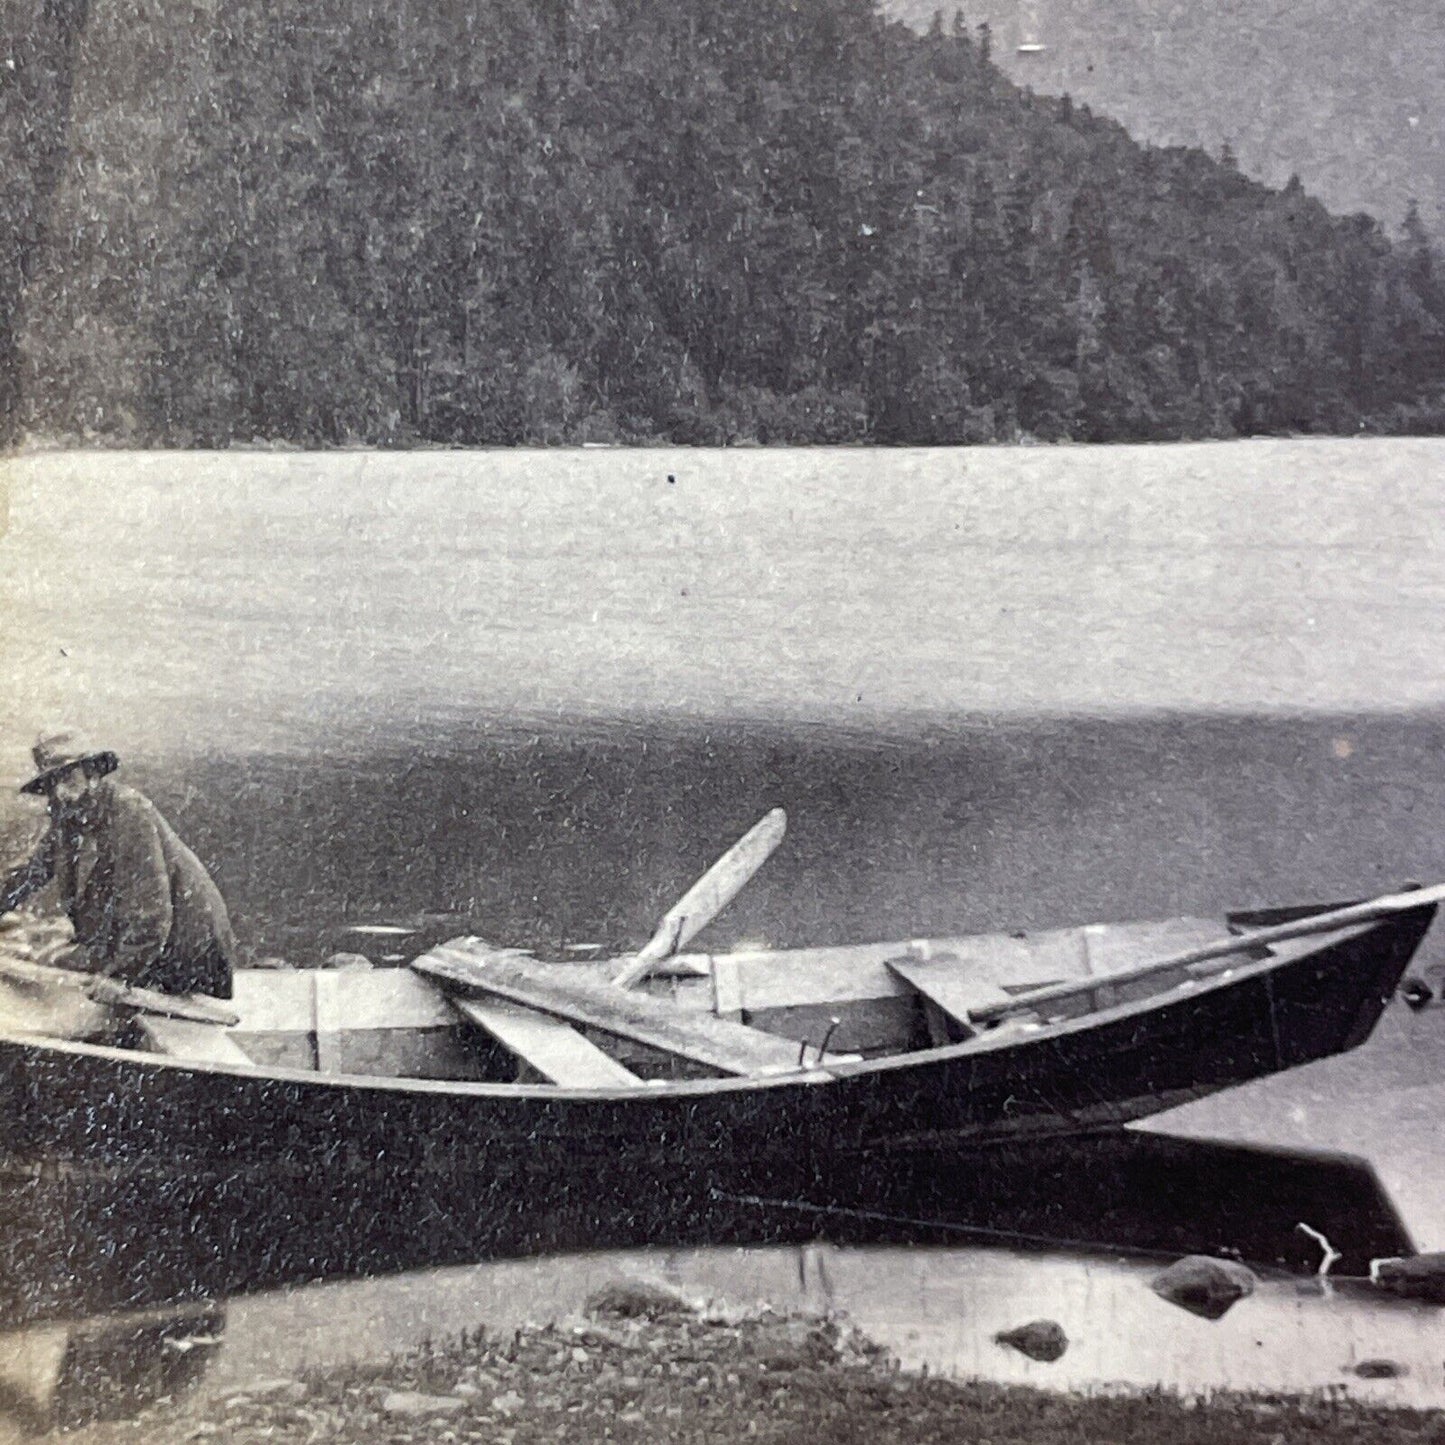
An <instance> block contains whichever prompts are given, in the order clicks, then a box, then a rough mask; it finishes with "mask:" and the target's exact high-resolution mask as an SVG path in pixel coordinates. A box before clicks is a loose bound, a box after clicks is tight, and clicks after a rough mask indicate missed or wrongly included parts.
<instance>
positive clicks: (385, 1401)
mask: <svg viewBox="0 0 1445 1445" xmlns="http://www.w3.org/2000/svg"><path fill="white" fill-rule="evenodd" d="M466 1403H467V1402H466V1400H465V1399H464V1398H463V1397H462V1396H460V1395H423V1394H422V1393H421V1392H420V1391H417V1390H392V1391H390V1392H389V1393H388V1394H386V1395H385V1396H383V1397H382V1401H381V1412H382V1414H384V1415H452V1414H455V1413H456V1412H457V1411H458V1410H461V1409H465V1407H466Z"/></svg>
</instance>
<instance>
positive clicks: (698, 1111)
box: [0, 905, 1434, 1177]
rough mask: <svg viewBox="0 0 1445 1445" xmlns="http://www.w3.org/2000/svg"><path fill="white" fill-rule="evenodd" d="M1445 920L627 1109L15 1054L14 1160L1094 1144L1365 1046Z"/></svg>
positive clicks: (93, 1162) (120, 1056)
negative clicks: (1202, 981) (1103, 1135)
mask: <svg viewBox="0 0 1445 1445" xmlns="http://www.w3.org/2000/svg"><path fill="white" fill-rule="evenodd" d="M1433 915H1434V908H1433V906H1430V905H1425V906H1422V907H1420V908H1418V909H1409V910H1407V911H1404V912H1401V913H1399V914H1397V915H1394V916H1392V917H1389V918H1387V919H1384V920H1382V921H1380V922H1378V923H1374V924H1371V925H1370V926H1368V927H1366V928H1363V929H1355V930H1351V931H1350V932H1349V933H1348V934H1345V935H1343V936H1341V937H1339V938H1338V939H1337V940H1335V941H1330V940H1325V941H1324V942H1323V943H1322V946H1321V947H1319V948H1318V949H1315V950H1313V951H1306V952H1303V953H1301V954H1299V955H1298V956H1294V957H1288V958H1284V959H1281V960H1279V961H1278V962H1276V963H1274V964H1271V965H1269V966H1264V965H1250V966H1248V967H1243V968H1241V969H1240V970H1239V972H1238V976H1237V977H1233V978H1230V977H1225V978H1222V979H1215V980H1211V981H1210V982H1208V984H1206V985H1204V986H1201V987H1200V988H1198V989H1197V990H1195V991H1177V992H1176V993H1174V994H1171V995H1168V996H1165V997H1163V998H1161V999H1158V1000H1151V1001H1148V1002H1147V1005H1138V1006H1133V1007H1125V1008H1118V1009H1114V1010H1111V1011H1109V1012H1108V1013H1106V1014H1102V1015H1099V1016H1097V1017H1093V1018H1089V1019H1086V1020H1076V1021H1073V1022H1072V1023H1071V1024H1069V1025H1066V1026H1063V1027H1057V1026H1055V1027H1049V1028H1045V1029H1043V1030H1040V1031H1039V1032H1037V1033H1033V1034H1027V1033H1024V1034H1017V1035H1013V1036H1011V1037H1008V1038H1003V1037H1000V1038H999V1039H998V1040H996V1041H993V1042H991V1043H989V1044H988V1046H987V1047H983V1048H970V1047H967V1046H962V1047H958V1046H955V1047H951V1048H944V1049H935V1050H930V1051H928V1052H926V1053H922V1054H917V1055H904V1056H900V1057H898V1058H895V1059H890V1060H886V1061H877V1062H874V1063H869V1064H855V1065H841V1066H836V1067H833V1068H830V1069H829V1070H828V1071H827V1072H826V1073H825V1072H823V1071H814V1072H812V1073H809V1074H806V1075H792V1076H782V1077H778V1078H769V1079H765V1080H756V1079H754V1080H707V1081H695V1082H692V1083H687V1084H677V1085H672V1086H668V1087H665V1088H659V1089H650V1090H641V1091H636V1092H632V1093H628V1094H625V1095H621V1094H605V1093H591V1094H588V1093H580V1092H572V1091H567V1090H560V1089H537V1088H532V1089H529V1088H524V1087H518V1086H503V1085H477V1084H456V1083H446V1082H439V1081H438V1082H430V1081H405V1080H403V1081H397V1080H382V1079H356V1078H349V1077H345V1076H331V1077H328V1076H326V1075H320V1074H306V1073H302V1072H300V1071H283V1070H277V1071H272V1072H265V1071H262V1070H259V1069H239V1070H227V1069H218V1068H207V1067H203V1066H194V1065H187V1064H184V1063H182V1062H180V1061H177V1060H166V1059H159V1058H154V1057H151V1056H148V1055H144V1054H141V1053H136V1052H131V1051H126V1050H120V1049H110V1048H103V1047H98V1046H93V1045H86V1044H77V1043H55V1042H52V1041H48V1040H45V1039H41V1038H36V1037H30V1038H26V1037H18V1036H0V1098H3V1108H0V1151H3V1153H4V1154H5V1155H6V1156H7V1157H8V1159H9V1160H11V1161H35V1162H46V1163H52V1164H53V1163H55V1162H57V1161H59V1162H64V1163H69V1164H73V1165H76V1166H82V1167H86V1168H89V1167H97V1166H98V1167H102V1168H107V1169H114V1168H122V1169H123V1168H137V1167H139V1168H156V1169H158V1170H164V1171H167V1172H176V1171H183V1172H184V1171H193V1172H202V1173H207V1172H220V1173H231V1172H238V1171H240V1172H245V1171H248V1170H251V1169H253V1168H256V1169H268V1170H274V1169H276V1168H278V1167H280V1168H283V1169H284V1168H292V1169H296V1170H298V1171H302V1172H305V1171H308V1170H311V1169H314V1168H320V1167H324V1166H330V1165H343V1164H344V1165H347V1166H352V1167H354V1166H363V1167H364V1166H366V1165H367V1164H369V1163H373V1162H375V1163H378V1164H383V1163H384V1164H385V1165H386V1166H387V1167H388V1168H389V1169H392V1170H395V1169H397V1168H416V1169H429V1168H440V1167H445V1168H447V1169H448V1170H452V1171H454V1170H455V1169H456V1168H458V1167H459V1164H464V1165H465V1167H468V1168H474V1169H476V1170H479V1171H489V1172H492V1173H495V1172H496V1171H499V1170H507V1169H524V1170H525V1171H526V1173H527V1174H528V1175H529V1176H531V1177H536V1175H537V1172H538V1171H542V1172H544V1173H545V1172H546V1171H548V1170H551V1169H553V1168H555V1169H557V1170H565V1171H567V1172H568V1173H570V1174H572V1175H573V1176H574V1177H575V1172H576V1171H577V1170H578V1169H579V1168H581V1169H584V1170H585V1168H586V1166H587V1161H588V1160H589V1159H602V1158H605V1159H606V1160H607V1161H608V1163H609V1165H611V1166H613V1167H615V1166H616V1165H617V1164H618V1163H619V1162H625V1161H626V1160H628V1159H635V1160H636V1161H637V1163H638V1164H639V1166H642V1165H645V1166H647V1167H657V1166H658V1165H664V1166H665V1165H667V1164H669V1163H676V1164H677V1165H679V1166H686V1167H687V1168H689V1169H690V1170H692V1171H698V1170H702V1171H706V1170H707V1169H708V1168H709V1167H710V1166H714V1165H715V1166H716V1167H717V1168H718V1169H719V1170H724V1169H726V1168H727V1167H728V1166H729V1165H730V1164H731V1163H732V1161H735V1160H737V1159H738V1158H743V1157H746V1158H750V1159H753V1160H755V1161H762V1160H765V1159H766V1158H767V1157H769V1156H776V1157H778V1158H779V1159H787V1160H788V1161H789V1162H790V1163H791V1164H792V1165H794V1166H796V1165H797V1163H798V1162H799V1161H800V1160H801V1159H805V1158H806V1157H808V1156H809V1155H810V1154H811V1155H814V1156H833V1155H837V1154H839V1153H843V1152H855V1151H873V1150H883V1149H888V1148H892V1147H896V1146H899V1145H909V1144H917V1143H921V1142H929V1141H935V1142H936V1141H938V1140H940V1139H947V1140H954V1141H958V1142H959V1143H961V1144H966V1143H971V1142H984V1141H989V1140H996V1139H999V1138H1004V1137H1011V1136H1033V1135H1041V1134H1051V1133H1070V1132H1085V1131H1088V1130H1092V1129H1097V1128H1100V1127H1106V1126H1110V1125H1116V1124H1120V1123H1123V1122H1126V1121H1128V1120H1131V1119H1136V1118H1141V1117H1143V1116H1145V1115H1147V1114H1151V1113H1155V1112H1158V1111H1159V1110H1162V1109H1165V1108H1169V1107H1172V1106H1173V1105H1175V1104H1178V1103H1182V1102H1184V1101H1186V1100H1188V1099H1191V1098H1196V1097H1199V1096H1201V1095H1203V1094H1206V1093H1210V1092H1214V1091H1217V1090H1219V1089H1224V1088H1228V1087H1231V1086H1233V1085H1237V1084H1242V1083H1245V1082H1247V1081H1249V1080H1251V1079H1255V1078H1259V1077H1262V1076H1264V1075H1268V1074H1272V1073H1276V1072H1279V1071H1280V1070H1282V1069H1286V1068H1292V1067H1295V1066H1297V1065H1299V1064H1304V1063H1308V1062H1310V1061H1312V1060H1314V1059H1318V1058H1323V1057H1327V1056H1329V1055H1332V1054H1337V1053H1340V1052H1342V1051H1344V1050H1346V1049H1349V1048H1352V1047H1354V1046H1355V1045H1357V1044H1359V1043H1361V1042H1362V1041H1363V1040H1364V1039H1365V1038H1366V1037H1368V1035H1369V1033H1370V1032H1371V1030H1372V1029H1373V1028H1374V1025H1375V1023H1376V1022H1377V1020H1378V1019H1379V1016H1380V1014H1381V1012H1382V1010H1383V1008H1384V1006H1385V1004H1386V1002H1387V1001H1388V1000H1389V998H1390V996H1391V994H1392V993H1393V992H1394V990H1395V988H1396V986H1397V984H1398V983H1399V980H1400V978H1401V976H1402V974H1403V972H1404V970H1405V968H1406V966H1407V964H1408V962H1409V960H1410V958H1411V956H1412V954H1413V953H1414V951H1415V949H1416V948H1417V946H1418V945H1419V943H1420V941H1421V939H1422V938H1423V936H1424V934H1425V932H1426V931H1427V929H1428V928H1429V925H1430V922H1431V920H1432V918H1433Z"/></svg>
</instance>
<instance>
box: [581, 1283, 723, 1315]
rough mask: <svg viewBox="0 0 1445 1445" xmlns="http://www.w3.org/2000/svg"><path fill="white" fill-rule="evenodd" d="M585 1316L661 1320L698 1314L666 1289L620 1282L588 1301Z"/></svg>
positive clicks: (584, 1308)
mask: <svg viewBox="0 0 1445 1445" xmlns="http://www.w3.org/2000/svg"><path fill="white" fill-rule="evenodd" d="M582 1308H583V1313H584V1314H586V1315H587V1316H588V1317H589V1318H591V1319H614V1320H662V1319H670V1318H676V1317H677V1316H678V1315H692V1314H696V1313H697V1309H696V1307H695V1306H694V1305H693V1303H692V1302H691V1301H690V1300H688V1299H687V1298H685V1297H684V1296H683V1295H681V1294H679V1293H678V1292H677V1291H676V1290H674V1289H671V1288H669V1287H668V1286H667V1285H662V1284H654V1283H652V1282H651V1281H649V1280H640V1279H619V1280H613V1281H611V1282H610V1283H608V1284H604V1285H603V1286H602V1287H601V1289H597V1290H594V1291H593V1292H592V1294H590V1295H589V1296H588V1297H587V1303H586V1304H585V1305H584V1306H583V1307H582Z"/></svg>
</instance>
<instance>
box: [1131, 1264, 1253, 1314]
mask: <svg viewBox="0 0 1445 1445" xmlns="http://www.w3.org/2000/svg"><path fill="white" fill-rule="evenodd" d="M1254 1285H1255V1276H1254V1271H1253V1270H1252V1269H1250V1268H1249V1267H1248V1266H1247V1265H1243V1264H1239V1263H1237V1262H1236V1261H1234V1260H1232V1259H1213V1258H1211V1257H1210V1256H1208V1255H1203V1254H1191V1255H1186V1256H1185V1257H1184V1258H1183V1259H1180V1260H1176V1261H1175V1262H1174V1263H1173V1264H1171V1265H1170V1266H1169V1268H1168V1269H1166V1270H1165V1271H1164V1272H1163V1273H1162V1274H1158V1275H1156V1276H1155V1277H1154V1279H1153V1281H1152V1282H1151V1283H1150V1286H1149V1287H1150V1288H1151V1289H1152V1290H1153V1291H1154V1293H1155V1294H1157V1295H1158V1296H1159V1297H1160V1298H1161V1299H1166V1300H1168V1301H1169V1303H1170V1304H1175V1305H1178V1306H1179V1308H1180V1309H1185V1310H1188V1311H1189V1312H1190V1313H1191V1314H1196V1315H1199V1316H1200V1317H1201V1318H1203V1319H1206V1320H1217V1319H1222V1318H1223V1317H1224V1315H1225V1313H1226V1312H1227V1311H1228V1310H1229V1309H1230V1308H1231V1307H1232V1306H1234V1305H1236V1304H1238V1302H1239V1301H1240V1300H1242V1299H1243V1298H1244V1297H1245V1296H1246V1295H1251V1294H1253V1293H1254Z"/></svg>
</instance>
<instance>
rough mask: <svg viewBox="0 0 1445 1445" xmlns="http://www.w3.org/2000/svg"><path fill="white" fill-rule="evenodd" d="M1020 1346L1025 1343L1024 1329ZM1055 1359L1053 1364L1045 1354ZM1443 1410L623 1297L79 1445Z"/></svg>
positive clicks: (1303, 1432) (87, 1431) (870, 1430)
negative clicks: (1030, 1377)
mask: <svg viewBox="0 0 1445 1445" xmlns="http://www.w3.org/2000/svg"><path fill="white" fill-rule="evenodd" d="M1024 1338H1028V1336H1027V1334H1025V1336H1024ZM1040 1358H1045V1356H1040ZM1442 1428H1445V1427H1442V1424H1441V1420H1440V1417H1439V1415H1437V1414H1429V1413H1423V1412H1413V1411H1403V1410H1394V1409H1379V1408H1372V1407H1368V1406H1365V1405H1362V1404H1359V1403H1356V1402H1353V1401H1351V1400H1349V1399H1348V1398H1347V1397H1346V1396H1345V1395H1344V1394H1343V1393H1341V1392H1336V1393H1335V1394H1333V1395H1328V1396H1316V1397H1311V1398H1308V1399H1264V1398H1257V1397H1245V1396H1231V1395H1220V1396H1214V1397H1212V1398H1210V1399H1209V1400H1205V1401H1191V1400H1183V1399H1180V1398H1177V1397H1173V1396H1168V1395H1163V1394H1158V1393H1142V1394H1141V1393H1134V1394H1126V1395H1101V1396H1092V1397H1082V1396H1078V1395H1067V1394H1052V1393H1047V1392H1044V1391H1039V1390H1029V1389H1021V1388H1006V1387H1002V1386H996V1385H989V1384H983V1383H977V1382H959V1381H955V1380H945V1379H936V1378H929V1377H928V1376H926V1375H917V1374H908V1373H904V1372H902V1371H901V1370H900V1369H899V1368H898V1367H897V1365H896V1363H895V1362H894V1361H893V1360H891V1359H890V1358H889V1357H888V1356H886V1355H885V1354H884V1353H883V1352H882V1351H880V1350H879V1349H878V1348H877V1347H875V1346H874V1345H872V1344H871V1343H870V1342H869V1341H868V1340H867V1339H865V1338H864V1337H863V1336H862V1335H860V1334H859V1333H858V1332H857V1331H856V1330H855V1329H853V1328H852V1327H851V1326H849V1325H848V1324H847V1323H846V1322H844V1321H839V1320H836V1319H831V1318H822V1317H818V1316H805V1315H790V1314H778V1313H773V1312H770V1311H766V1310H764V1311H757V1310H753V1311H747V1312H739V1311H728V1310H725V1309H718V1308H701V1307H698V1306H695V1305H694V1304H692V1303H691V1302H689V1301H687V1300H684V1299H681V1298H679V1297H677V1296H675V1295H672V1294H670V1293H669V1292H668V1291H666V1290H663V1289H660V1288H657V1287H654V1286H647V1285H637V1284H619V1285H617V1286H615V1287H611V1288H608V1289H606V1290H603V1291H601V1292H599V1293H598V1294H597V1295H595V1296H594V1297H593V1298H592V1299H591V1300H590V1301H589V1303H588V1306H587V1309H586V1312H585V1314H584V1315H582V1316H579V1317H578V1318H575V1319H572V1320H568V1321H564V1322H561V1323H558V1324H551V1325H546V1326H536V1327H529V1328H526V1329H523V1330H519V1331H516V1332H512V1333H508V1334H505V1335H500V1336H496V1335H487V1334H485V1333H480V1332H479V1333H477V1334H475V1335H471V1334H469V1335H464V1336H462V1337H459V1338H457V1339H453V1340H449V1341H445V1342H437V1343H433V1344H432V1345H430V1346H428V1347H426V1348H424V1349H421V1350H419V1351H416V1352H413V1353H410V1354H407V1355H404V1356H398V1357H396V1358H394V1359H392V1360H390V1361H388V1362H386V1363H385V1364H380V1365H368V1366H365V1367H349V1368H343V1369H332V1370H328V1371H325V1372H321V1373H317V1374H315V1375H310V1376H303V1377H299V1378H294V1379H274V1380H258V1381H254V1382H252V1383H251V1384H250V1385H248V1386H247V1387H245V1388H244V1389H237V1390H232V1391H230V1392H228V1393H220V1394H216V1393H206V1392H205V1391H204V1390H203V1391H201V1392H200V1393H198V1394H196V1395H193V1396H187V1397H183V1398H179V1399H174V1400H160V1401H157V1402H155V1403H153V1404H152V1405H150V1406H149V1407H148V1408H147V1409H146V1410H145V1411H144V1412H143V1413H141V1414H140V1415H138V1416H136V1417H134V1418H132V1419H127V1420H112V1421H103V1422H96V1423H93V1424H90V1425H87V1426H85V1427H83V1428H81V1429H77V1430H72V1431H69V1432H67V1434H66V1435H65V1437H64V1438H65V1440H66V1441H67V1445H195V1442H205V1441H216V1442H218V1445H262V1442H266V1445H331V1442H337V1445H410V1442H422V1441H426V1442H438V1445H461V1442H481V1445H553V1442H578V1445H581V1442H589V1445H590V1442H600V1441H609V1442H610V1441H616V1442H619V1445H662V1442H668V1445H684V1442H686V1445H693V1442H696V1445H702V1442H722V1441H734V1440H737V1441H748V1442H754V1441H756V1442H769V1441H772V1442H784V1441H786V1442H793V1441H798V1442H803V1441H807V1442H819V1445H847V1442H860V1445H861V1442H867V1445H919V1442H925V1441H938V1442H943V1441H958V1442H965V1441H967V1442H970V1445H1014V1442H1030V1445H1033V1442H1055V1441H1057V1442H1084V1441H1087V1442H1094V1441H1097V1442H1109V1445H1127V1442H1138V1445H1145V1442H1148V1445H1153V1442H1156V1441H1159V1440H1169V1441H1170V1442H1171V1445H1235V1442H1238V1445H1246V1442H1248V1445H1293V1442H1296V1441H1300V1442H1303V1441H1309V1442H1310V1445H1330V1442H1333V1441H1336V1440H1338V1441H1340V1442H1344V1441H1345V1440H1347V1439H1348V1440H1351V1441H1356V1442H1360V1445H1417V1442H1418V1445H1423V1442H1427V1441H1428V1442H1432V1445H1434V1442H1438V1441H1440V1440H1441V1439H1442Z"/></svg>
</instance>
